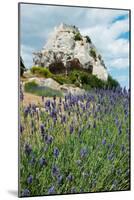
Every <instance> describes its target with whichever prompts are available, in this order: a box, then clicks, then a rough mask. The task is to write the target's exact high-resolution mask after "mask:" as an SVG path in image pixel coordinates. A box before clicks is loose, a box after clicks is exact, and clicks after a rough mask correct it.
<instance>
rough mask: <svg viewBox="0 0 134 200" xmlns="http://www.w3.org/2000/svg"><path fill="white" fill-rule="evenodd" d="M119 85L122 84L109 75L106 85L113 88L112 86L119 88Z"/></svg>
mask: <svg viewBox="0 0 134 200" xmlns="http://www.w3.org/2000/svg"><path fill="white" fill-rule="evenodd" d="M119 86H120V84H119V83H118V81H117V80H115V79H113V78H112V76H110V75H108V80H107V84H106V87H107V88H110V89H112V88H117V87H119Z"/></svg>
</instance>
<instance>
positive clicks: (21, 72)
mask: <svg viewBox="0 0 134 200" xmlns="http://www.w3.org/2000/svg"><path fill="white" fill-rule="evenodd" d="M25 71H26V67H25V65H24V61H23V59H22V57H20V75H21V76H23V74H24V72H25Z"/></svg>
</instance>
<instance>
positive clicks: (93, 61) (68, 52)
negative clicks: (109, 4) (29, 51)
mask: <svg viewBox="0 0 134 200" xmlns="http://www.w3.org/2000/svg"><path fill="white" fill-rule="evenodd" d="M33 54H34V58H33V62H34V65H36V66H42V67H49V69H50V70H51V71H52V72H53V71H54V68H55V67H56V66H57V67H59V66H60V67H59V72H60V71H61V72H65V73H66V74H67V73H68V70H69V69H70V70H71V67H76V68H82V69H83V70H87V71H89V72H90V73H92V74H93V75H96V76H97V77H98V78H100V79H101V80H105V81H106V80H107V78H108V73H107V69H106V67H105V64H104V61H103V60H102V57H101V55H100V54H99V53H98V51H97V49H96V48H95V46H94V45H93V43H92V41H91V39H90V38H89V37H88V36H82V35H81V33H80V32H79V30H78V28H77V27H75V26H70V25H66V24H61V25H60V26H58V27H55V29H54V31H53V33H51V35H50V37H49V39H48V41H47V43H46V44H45V46H44V47H43V49H42V50H41V51H40V52H35V53H33Z"/></svg>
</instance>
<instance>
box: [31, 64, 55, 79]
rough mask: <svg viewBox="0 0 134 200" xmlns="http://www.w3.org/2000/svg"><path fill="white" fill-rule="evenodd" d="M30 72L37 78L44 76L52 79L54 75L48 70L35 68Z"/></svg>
mask: <svg viewBox="0 0 134 200" xmlns="http://www.w3.org/2000/svg"><path fill="white" fill-rule="evenodd" d="M30 71H31V72H32V73H33V74H35V75H37V76H42V77H45V78H50V77H51V76H52V73H51V72H50V71H49V69H48V68H43V67H37V66H33V67H32V68H31V69H30Z"/></svg>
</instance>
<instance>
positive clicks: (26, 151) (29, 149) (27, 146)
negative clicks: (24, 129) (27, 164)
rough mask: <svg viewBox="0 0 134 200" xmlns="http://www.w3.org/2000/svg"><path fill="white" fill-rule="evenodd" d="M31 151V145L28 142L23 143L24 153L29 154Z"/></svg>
mask: <svg viewBox="0 0 134 200" xmlns="http://www.w3.org/2000/svg"><path fill="white" fill-rule="evenodd" d="M31 152H32V148H31V146H30V145H29V144H26V145H25V154H26V155H27V156H29V155H30V154H31Z"/></svg>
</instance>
